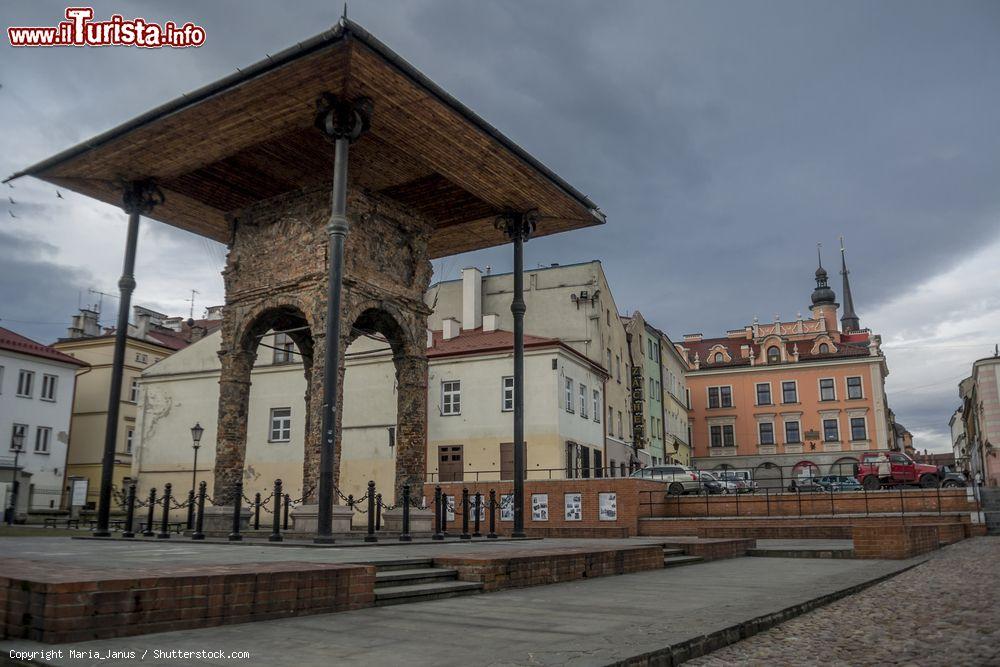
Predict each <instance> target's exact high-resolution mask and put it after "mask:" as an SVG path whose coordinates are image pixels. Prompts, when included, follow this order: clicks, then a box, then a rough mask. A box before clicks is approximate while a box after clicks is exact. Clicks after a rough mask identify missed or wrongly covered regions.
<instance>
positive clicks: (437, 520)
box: [431, 484, 444, 540]
mask: <svg viewBox="0 0 1000 667" xmlns="http://www.w3.org/2000/svg"><path fill="white" fill-rule="evenodd" d="M431 539H432V540H443V539H444V533H442V532H441V485H440V484H439V485H438V486H435V487H434V535H433V536H432V537H431Z"/></svg>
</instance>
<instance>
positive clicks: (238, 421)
mask: <svg viewBox="0 0 1000 667" xmlns="http://www.w3.org/2000/svg"><path fill="white" fill-rule="evenodd" d="M272 330H275V331H284V332H287V333H288V336H289V337H290V338H291V339H292V341H293V342H294V343H295V345H296V347H297V348H298V350H299V354H300V355H301V356H302V360H303V364H302V366H303V373H304V374H305V377H306V395H305V402H304V405H306V406H309V405H310V395H309V392H310V387H311V382H310V380H311V375H312V369H313V365H314V364H313V359H314V357H315V339H314V336H313V328H312V325H311V321H310V318H309V316H308V315H307V314H306V312H305V310H304V309H303V308H302V307H301V304H299V303H298V301H297V300H296V299H294V298H280V297H273V298H270V299H266V300H263V301H261V302H260V303H257V304H256V305H255V306H254V307H251V308H247V309H246V310H244V311H243V312H226V311H224V313H223V327H222V346H221V349H220V350H219V359H220V361H221V366H222V368H221V371H220V375H219V422H218V439H217V442H216V452H215V473H214V488H213V491H214V502H215V503H216V504H217V505H218V504H225V505H229V504H231V503H232V502H233V501H234V499H235V485H236V483H237V482H241V481H242V480H243V475H244V468H245V463H246V443H247V418H248V416H249V411H250V388H251V376H250V374H251V372H252V371H253V367H254V362H255V361H256V359H257V348H258V345H259V344H260V340H261V338H262V337H263V336H264V335H265V334H266V333H267V332H269V331H272ZM310 413H311V410H309V409H307V410H306V429H305V433H304V437H303V440H304V442H303V448H304V450H305V451H308V450H309V449H310V445H311V443H310V441H309V440H310V435H311V434H312V432H313V431H312V429H310V427H309V424H310Z"/></svg>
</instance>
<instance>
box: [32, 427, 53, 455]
mask: <svg viewBox="0 0 1000 667" xmlns="http://www.w3.org/2000/svg"><path fill="white" fill-rule="evenodd" d="M51 438H52V429H51V428H49V427H48V426H39V427H38V428H36V429H35V453H36V454H48V453H49V440H50V439H51Z"/></svg>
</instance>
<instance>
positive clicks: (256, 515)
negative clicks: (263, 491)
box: [253, 493, 260, 530]
mask: <svg viewBox="0 0 1000 667" xmlns="http://www.w3.org/2000/svg"><path fill="white" fill-rule="evenodd" d="M253 529H254V530H260V493H257V494H256V495H254V497H253Z"/></svg>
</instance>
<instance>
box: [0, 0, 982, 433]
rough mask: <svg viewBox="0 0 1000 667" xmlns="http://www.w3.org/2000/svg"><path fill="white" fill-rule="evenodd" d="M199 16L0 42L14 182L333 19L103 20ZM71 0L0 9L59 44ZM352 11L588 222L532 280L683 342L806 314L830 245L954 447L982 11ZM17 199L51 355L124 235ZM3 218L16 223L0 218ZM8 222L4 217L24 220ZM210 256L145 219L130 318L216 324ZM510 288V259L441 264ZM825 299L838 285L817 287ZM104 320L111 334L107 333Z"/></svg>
mask: <svg viewBox="0 0 1000 667" xmlns="http://www.w3.org/2000/svg"><path fill="white" fill-rule="evenodd" d="M94 4H95V10H96V15H97V18H99V19H101V18H107V17H109V16H110V14H112V13H121V14H124V15H125V16H126V18H131V17H134V16H141V17H144V18H146V19H148V20H151V21H156V22H163V21H166V20H174V21H176V22H178V23H183V22H186V21H189V20H190V21H194V22H195V23H198V24H200V25H202V26H204V27H205V29H206V31H207V41H206V43H205V45H204V46H203V47H201V48H198V49H180V50H169V49H164V50H146V49H136V48H126V47H114V48H102V49H96V48H87V49H72V48H53V49H12V48H11V47H10V46H9V45H8V43H7V41H6V38H5V36H4V39H3V46H2V47H0V49H2V50H0V84H2V88H0V128H2V132H0V137H2V143H0V172H2V174H3V175H8V174H10V173H13V172H14V171H16V170H18V169H21V168H23V167H25V166H27V165H29V164H31V163H34V162H36V161H38V160H40V159H42V158H45V157H48V156H50V155H52V154H54V153H56V152H58V151H60V150H62V149H64V148H67V147H68V146H70V145H73V144H75V143H77V142H79V141H82V140H84V139H87V138H89V137H91V136H93V135H94V134H97V133H98V132H101V131H103V130H105V129H108V128H110V127H112V126H114V125H117V124H118V123H120V122H122V121H124V120H127V119H128V118H130V117H132V116H135V115H137V114H139V113H142V112H143V111H146V110H148V109H149V108H152V107H154V106H156V105H158V104H160V103H162V102H164V101H167V100H169V99H172V98H174V97H176V96H178V95H179V94H180V93H182V92H187V91H190V90H193V89H195V88H197V87H199V86H201V85H204V84H206V83H209V82H211V81H214V80H216V79H218V78H220V77H222V76H225V75H227V74H230V73H231V72H233V71H234V70H235V69H236V68H237V67H241V66H245V65H248V64H250V63H252V62H255V61H257V60H259V59H261V58H262V57H263V56H264V54H265V53H275V52H277V51H279V50H281V49H283V48H285V47H287V46H289V45H291V44H293V43H294V42H297V41H301V40H302V39H304V38H307V37H310V36H312V35H313V34H315V33H317V32H319V31H320V30H321V29H322V28H324V27H326V26H329V25H332V24H333V23H334V22H335V21H336V19H337V17H338V16H339V13H340V7H338V6H337V3H334V2H329V1H323V2H295V3H287V2H282V3H278V2H267V3H265V2H247V1H239V2H237V1H232V2H212V3H209V2H171V3H162V2H152V1H150V2H96V3H94ZM65 7H66V4H65V3H52V2H41V1H38V0H31V1H25V2H4V3H3V4H2V5H0V19H2V21H0V23H2V24H3V27H4V28H6V27H7V26H10V25H54V24H56V23H57V22H58V21H59V20H60V19H61V18H62V12H63V11H64V9H65ZM349 15H350V16H351V18H353V19H354V20H356V21H358V22H359V23H361V24H362V25H364V26H365V27H366V28H367V29H369V30H370V31H371V32H372V33H374V34H375V35H376V36H377V37H378V38H380V39H381V40H382V41H384V42H385V43H386V44H388V45H389V46H390V48H392V49H394V50H395V51H397V52H398V53H399V54H401V55H402V56H403V57H404V58H406V59H408V60H409V61H410V62H411V63H413V64H414V65H415V66H417V67H418V68H419V69H420V70H422V71H423V72H424V73H425V74H427V75H428V76H429V77H430V78H432V79H433V80H434V81H436V82H437V83H439V84H440V85H441V86H442V87H444V88H445V89H446V90H448V91H449V92H450V93H452V94H453V95H455V96H456V97H457V98H459V99H460V100H462V101H463V102H464V103H466V104H467V105H468V106H470V107H471V108H472V109H474V110H475V111H477V112H478V113H479V114H480V115H482V116H483V117H484V118H486V119H487V120H488V121H489V122H491V123H492V124H494V125H495V126H496V127H498V128H499V129H500V130H501V131H503V132H504V133H506V134H507V135H508V136H509V137H511V138H512V139H513V140H514V141H516V142H517V143H518V144H520V145H521V146H522V147H524V148H525V149H526V150H528V151H529V152H530V153H532V154H533V155H535V156H536V157H537V158H539V159H540V160H542V161H543V162H544V163H546V164H547V165H548V166H549V167H551V168H552V169H553V170H554V171H556V172H557V173H558V174H560V175H561V176H563V177H564V178H565V179H566V180H568V181H569V182H570V183H572V184H573V185H574V186H576V187H577V188H578V189H579V190H581V191H583V192H585V193H586V194H588V195H589V196H590V197H591V198H592V199H593V200H594V201H596V202H597V203H598V204H599V205H600V207H601V208H602V209H603V210H604V212H605V213H606V214H607V217H608V224H607V225H606V226H605V227H602V228H596V229H589V230H584V231H581V232H575V233H571V234H565V235H561V236H554V237H548V238H544V239H538V240H534V241H531V242H530V243H528V245H527V246H526V266H535V265H537V264H548V263H550V262H562V263H571V262H577V261H584V260H589V259H593V258H597V259H600V260H602V261H603V262H604V267H605V271H606V272H607V273H608V276H609V278H610V280H611V284H612V288H613V291H614V295H615V298H616V300H617V302H618V304H619V306H620V308H622V309H623V310H628V311H632V310H635V309H639V310H641V311H642V312H643V313H644V315H645V316H646V318H647V319H649V320H651V321H652V322H654V323H655V324H656V325H658V326H659V327H661V328H662V329H664V330H665V331H667V332H668V333H669V334H670V335H671V336H673V337H675V338H678V339H679V337H680V336H681V335H682V334H683V333H687V332H692V331H701V332H704V333H705V335H706V336H711V335H721V334H722V333H723V332H724V331H725V330H727V329H730V328H736V327H740V326H743V325H744V324H747V323H749V322H750V321H751V320H752V318H753V317H754V315H758V316H759V317H760V318H761V319H762V320H770V319H771V318H773V317H774V315H775V314H776V313H777V314H780V315H781V316H782V318H784V319H793V318H794V317H795V315H796V314H797V313H798V312H802V313H803V314H804V315H808V306H809V294H810V291H811V290H812V288H813V271H814V270H815V268H816V243H817V242H821V243H822V244H823V246H824V260H825V262H826V264H827V267H828V268H830V269H833V268H834V267H836V266H838V260H839V258H838V256H837V247H838V241H837V238H838V236H840V235H843V236H844V237H845V239H846V243H847V248H848V260H849V264H850V268H851V278H852V287H853V292H854V298H855V304H856V307H857V311H858V314H859V316H860V317H861V323H862V326H869V327H871V328H872V329H874V330H875V331H876V332H878V333H880V334H881V335H882V337H883V341H884V342H885V344H884V349H885V351H886V354H887V357H888V363H889V368H890V376H889V380H888V385H887V388H888V392H889V401H890V405H891V406H892V407H893V409H894V410H895V412H896V415H897V418H898V419H899V421H901V422H903V423H904V424H906V425H907V426H908V427H909V428H910V430H911V431H912V432H913V433H914V436H915V444H916V445H917V446H918V447H919V448H924V447H927V448H930V449H938V450H941V449H946V448H947V447H948V446H949V445H948V434H947V421H948V418H949V417H950V415H951V413H952V411H953V410H954V408H955V407H956V406H957V405H958V396H957V388H956V384H957V382H958V381H959V380H960V379H961V378H962V377H965V375H967V374H968V372H969V369H970V365H971V363H972V361H974V360H975V359H977V358H981V357H984V356H988V355H990V354H992V351H993V345H994V344H995V343H996V342H997V341H998V340H1000V307H998V306H1000V291H998V290H997V289H996V286H997V285H998V284H1000V184H998V175H1000V83H998V82H1000V78H998V73H1000V3H998V2H996V1H994V0H986V1H984V2H960V1H951V2H939V1H935V2H918V1H915V0H905V1H902V2H885V1H883V2H874V1H871V0H865V1H864V2H849V1H843V0H837V1H836V2H833V1H829V2H804V1H802V0H797V1H795V2H777V1H774V0H768V1H766V2H749V1H736V0H730V1H729V2H714V1H709V0H698V1H693V0H692V1H687V2H659V1H657V2H653V1H649V2H606V1H602V2H553V1H549V2H544V3H541V2H535V1H531V0H526V1H524V2H511V1H503V2H501V1H494V2H485V1H477V2H468V1H455V2H438V1H432V0H407V1H406V2H388V1H379V2H371V1H369V2H364V3H362V2H357V1H355V2H352V3H351V5H350V7H349ZM62 194H63V196H64V198H63V199H59V198H58V197H57V196H56V193H55V190H54V189H53V188H52V187H51V186H48V185H44V184H42V183H40V182H38V181H32V180H31V179H22V180H19V181H17V182H16V183H14V188H8V187H6V186H4V187H3V189H2V195H3V200H2V203H3V207H4V208H5V209H6V210H5V211H3V212H2V214H0V215H2V217H0V320H2V322H0V324H2V325H3V326H6V327H9V328H12V329H15V330H17V331H20V332H23V333H25V334H26V335H29V336H32V337H35V338H38V339H40V340H43V341H45V342H51V341H52V340H54V339H55V338H56V337H58V336H60V335H62V333H63V331H64V330H65V327H66V326H67V324H68V321H69V317H70V316H71V315H72V314H73V312H75V310H76V308H77V305H78V303H79V302H80V301H81V300H82V301H83V302H84V303H87V302H96V301H97V299H98V298H99V297H98V296H96V295H94V294H92V293H89V292H88V290H89V289H95V290H99V291H104V292H111V293H116V292H117V288H116V283H117V279H118V276H119V274H120V271H121V254H122V248H123V245H124V233H125V224H124V222H125V220H124V214H123V213H122V212H121V211H120V210H118V209H115V208H112V207H110V206H106V205H103V204H97V203H94V202H92V201H89V200H86V199H84V198H82V197H79V196H76V195H73V194H70V193H66V192H64V193H62ZM8 197H10V198H12V199H13V201H14V203H11V202H10V201H9V200H8ZM14 216H16V217H14ZM224 256H225V248H224V247H223V246H221V245H219V244H216V243H214V242H210V241H206V240H204V239H201V238H199V237H196V236H193V235H191V234H188V233H186V232H182V231H179V230H176V229H173V228H169V227H166V226H164V225H161V224H159V223H148V222H147V223H144V227H143V230H142V235H141V237H140V241H139V263H138V271H137V279H138V288H137V290H136V294H135V298H134V301H133V303H139V304H143V305H148V306H150V307H153V308H156V309H159V310H161V311H163V312H167V313H170V314H185V315H186V314H187V313H188V308H189V303H188V302H187V301H186V300H187V299H188V298H189V297H190V291H191V290H192V289H197V290H199V292H200V294H198V295H197V297H196V301H195V314H196V315H198V314H200V313H201V311H202V310H203V308H204V306H207V305H212V304H216V303H221V302H222V300H223V286H222V279H221V277H220V275H219V271H220V270H221V268H222V264H223V261H224ZM471 264H478V265H480V266H485V265H486V264H490V265H491V266H492V267H493V269H494V271H504V270H509V269H510V265H511V261H510V251H509V248H503V249H494V250H490V251H485V252H481V253H474V254H473V255H471V256H459V257H453V258H447V259H444V260H441V261H438V262H435V268H436V271H437V274H438V277H440V278H451V277H455V276H456V275H457V272H458V270H459V269H460V268H461V267H462V266H467V265H471ZM831 277H832V278H833V281H832V282H833V287H834V289H835V290H836V291H837V293H838V296H839V294H840V276H839V275H838V274H837V273H835V272H834V271H832V270H831ZM116 304H117V302H116V301H115V300H114V299H109V298H107V297H105V298H104V313H103V316H102V321H103V322H105V323H110V322H112V320H113V319H114V308H115V307H116Z"/></svg>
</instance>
